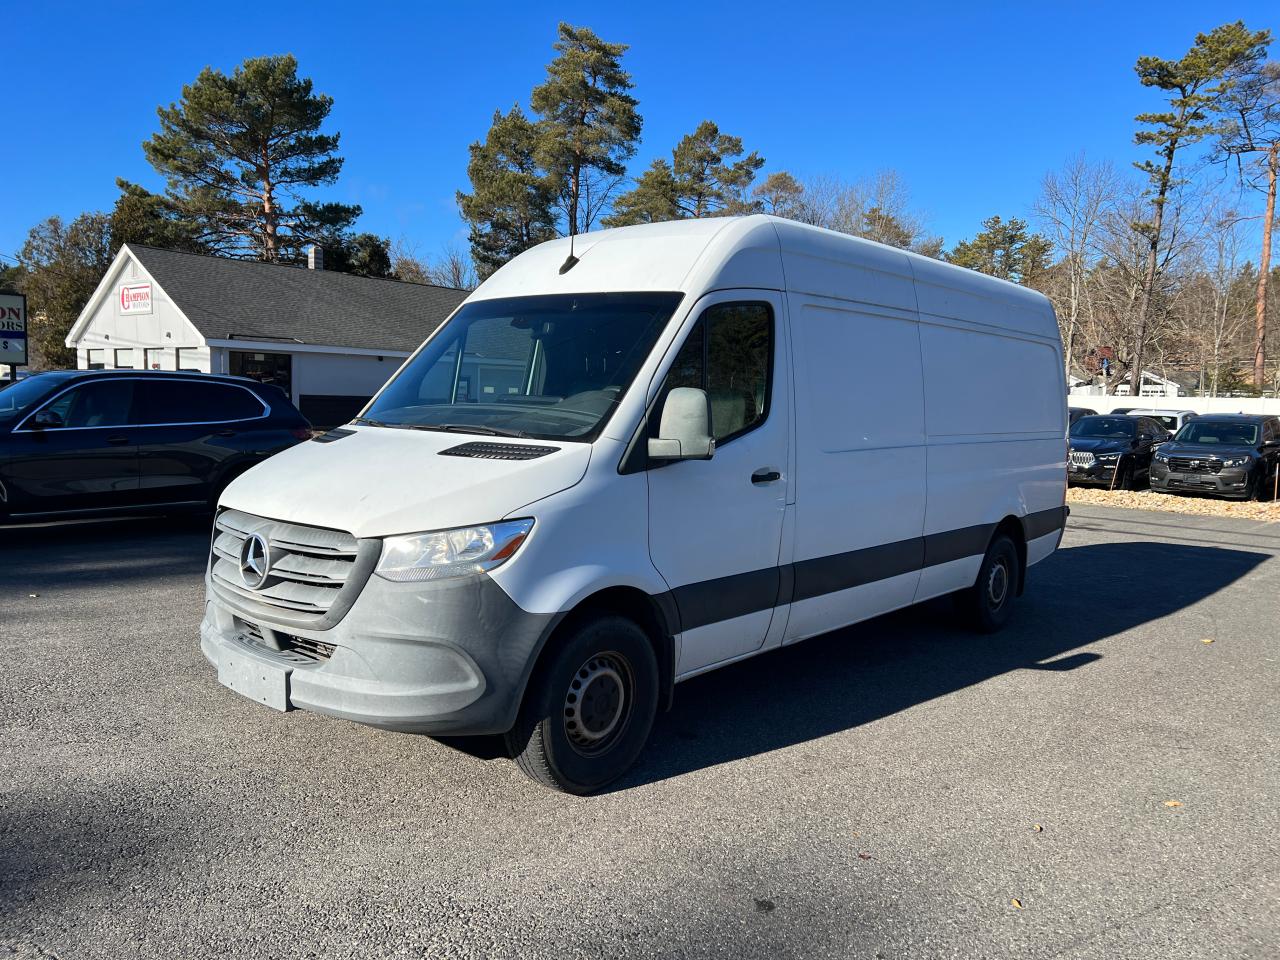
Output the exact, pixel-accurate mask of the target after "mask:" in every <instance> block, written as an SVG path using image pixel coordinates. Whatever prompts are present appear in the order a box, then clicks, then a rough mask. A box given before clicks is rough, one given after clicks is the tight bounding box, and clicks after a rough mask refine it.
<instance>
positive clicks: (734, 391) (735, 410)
mask: <svg viewBox="0 0 1280 960" xmlns="http://www.w3.org/2000/svg"><path fill="white" fill-rule="evenodd" d="M772 368H773V310H772V309H771V308H770V307H769V305H768V304H767V303H719V304H716V305H715V306H712V307H708V308H707V310H706V311H705V312H704V313H703V314H702V316H701V317H699V318H698V323H697V325H696V326H695V327H694V328H693V330H691V331H690V332H689V337H688V339H687V340H685V342H684V346H682V347H681V348H680V352H679V353H678V354H677V355H676V359H675V362H674V363H672V365H671V370H670V372H668V374H667V382H666V386H667V389H668V390H670V389H672V388H674V387H697V388H699V389H701V390H705V391H706V393H707V399H708V400H709V401H710V402H711V435H712V436H713V437H714V438H715V441H716V443H717V444H724V443H727V442H728V441H730V440H732V439H734V438H735V437H739V436H742V435H743V434H744V433H748V432H750V431H751V430H754V429H755V428H756V427H758V426H760V424H762V423H764V421H765V418H766V417H767V416H768V415H769V391H770V388H771V380H772V377H771V374H772Z"/></svg>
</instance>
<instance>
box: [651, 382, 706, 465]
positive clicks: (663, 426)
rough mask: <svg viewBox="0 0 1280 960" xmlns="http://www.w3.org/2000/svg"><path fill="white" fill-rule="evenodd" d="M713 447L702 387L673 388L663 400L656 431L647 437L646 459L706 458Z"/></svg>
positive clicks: (704, 393)
mask: <svg viewBox="0 0 1280 960" xmlns="http://www.w3.org/2000/svg"><path fill="white" fill-rule="evenodd" d="M715 450H716V442H715V440H713V439H712V437H711V402H710V401H709V400H708V399H707V394H706V391H705V390H699V389H698V388H697V387H676V388H674V389H673V390H672V391H671V392H670V393H668V394H667V398H666V400H665V401H663V404H662V421H661V423H660V425H659V427H658V435H657V436H656V437H650V438H649V459H650V460H710V459H711V457H712V455H713V454H714V453H715Z"/></svg>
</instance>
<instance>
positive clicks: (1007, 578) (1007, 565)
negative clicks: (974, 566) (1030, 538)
mask: <svg viewBox="0 0 1280 960" xmlns="http://www.w3.org/2000/svg"><path fill="white" fill-rule="evenodd" d="M1018 578H1019V565H1018V548H1017V547H1015V546H1014V544H1013V541H1012V540H1011V539H1009V537H1007V536H1005V535H1004V534H1001V535H1000V536H998V537H996V538H995V539H994V540H992V541H991V546H989V547H987V554H986V556H984V557H983V558H982V566H981V567H979V568H978V579H977V580H976V581H975V582H974V585H973V586H972V587H970V588H969V589H968V590H963V591H961V592H960V593H959V594H957V600H958V601H959V603H960V606H961V608H962V609H963V611H964V612H965V614H966V615H967V616H968V619H969V622H970V623H971V624H972V625H973V627H974V629H975V630H977V631H978V632H979V633H995V632H996V631H997V630H999V629H1000V628H1001V627H1003V626H1004V625H1005V624H1006V623H1007V622H1008V621H1009V616H1010V614H1011V613H1012V612H1013V598H1014V597H1015V596H1016V595H1017V593H1018Z"/></svg>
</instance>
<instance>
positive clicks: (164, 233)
mask: <svg viewBox="0 0 1280 960" xmlns="http://www.w3.org/2000/svg"><path fill="white" fill-rule="evenodd" d="M116 186H118V187H119V188H120V196H119V197H117V198H116V204H115V206H114V207H113V208H112V210H111V253H112V255H113V256H114V255H115V253H116V252H117V251H118V250H119V249H120V248H121V247H122V246H124V245H125V244H126V243H136V244H142V245H143V246H148V247H160V248H162V249H165V250H184V251H186V252H188V253H208V252H209V250H208V247H207V246H206V245H205V244H204V243H202V242H201V240H200V232H201V231H200V226H199V224H196V223H193V222H191V221H190V220H185V219H183V218H182V217H181V216H180V215H179V214H178V212H177V211H176V210H175V209H174V205H173V204H172V203H170V202H169V201H168V200H167V199H166V198H165V197H163V196H160V195H158V194H154V193H151V192H150V191H149V190H146V189H145V188H143V187H140V186H138V185H137V184H136V183H130V182H129V181H127V180H122V179H117V180H116Z"/></svg>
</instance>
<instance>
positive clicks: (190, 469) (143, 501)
mask: <svg viewBox="0 0 1280 960" xmlns="http://www.w3.org/2000/svg"><path fill="white" fill-rule="evenodd" d="M310 435H311V425H310V424H309V423H307V421H306V418H304V417H303V416H302V414H300V413H299V412H298V411H297V409H295V408H294V406H293V404H292V403H290V402H289V400H288V398H287V397H286V396H285V395H284V394H283V393H282V392H281V391H280V390H279V389H278V388H277V387H273V386H267V385H264V384H260V383H257V382H255V381H253V380H247V379H243V378H240V377H223V376H211V375H207V374H197V373H168V372H161V371H158V370H157V371H150V370H61V371H55V372H52V373H41V374H37V375H36V376H33V377H29V378H27V379H25V380H21V381H19V382H18V383H16V384H14V385H13V386H11V387H8V388H6V389H5V390H3V391H0V522H13V523H16V522H21V521H28V520H45V519H52V518H57V517H66V516H89V515H99V514H111V513H132V512H154V511H157V510H163V511H168V510H174V509H189V508H202V509H203V508H209V507H212V506H213V505H215V504H216V503H217V501H218V495H219V494H220V493H221V492H222V488H223V487H225V486H226V485H227V484H228V483H230V482H231V480H232V479H233V478H234V477H236V476H238V475H239V474H241V473H243V472H244V471H245V470H247V469H249V467H251V466H253V465H254V464H255V463H258V462H260V461H262V460H265V459H266V458H267V457H269V456H271V455H272V454H274V453H279V452H280V451H281V450H284V449H285V448H286V447H291V446H293V445H294V444H295V443H298V442H300V441H302V440H306V439H308V438H309V437H310Z"/></svg>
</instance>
